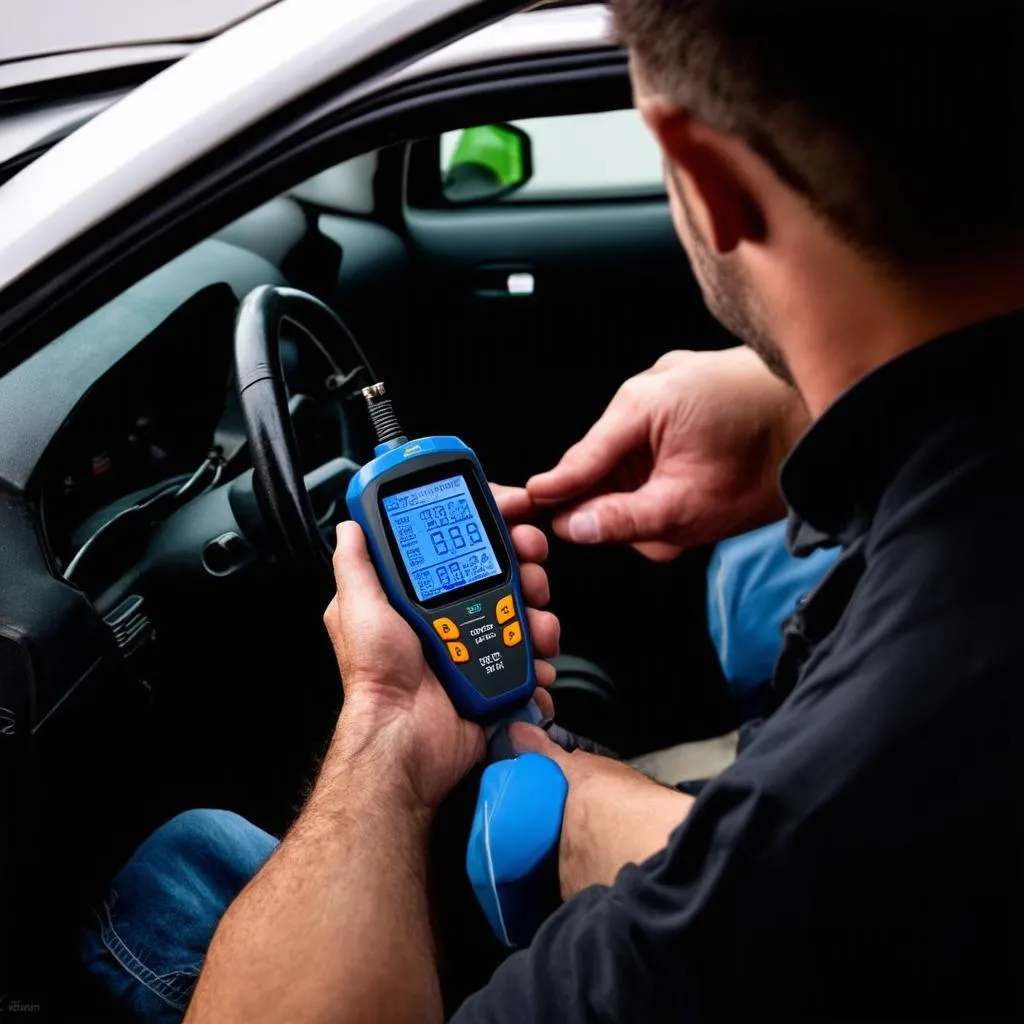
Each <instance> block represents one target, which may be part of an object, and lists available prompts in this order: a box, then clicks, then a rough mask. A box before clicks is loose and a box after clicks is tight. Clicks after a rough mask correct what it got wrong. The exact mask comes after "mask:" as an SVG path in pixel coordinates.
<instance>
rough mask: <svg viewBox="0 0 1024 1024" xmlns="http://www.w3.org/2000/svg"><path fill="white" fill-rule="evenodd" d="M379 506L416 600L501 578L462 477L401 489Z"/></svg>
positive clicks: (473, 502) (471, 497) (496, 561)
mask: <svg viewBox="0 0 1024 1024" xmlns="http://www.w3.org/2000/svg"><path fill="white" fill-rule="evenodd" d="M382 502H383V505H384V511H385V512H386V513H387V517H388V521H389V522H390V524H391V532H392V533H393V534H394V536H395V541H396V542H397V544H398V550H399V552H400V553H401V555H402V561H403V562H404V563H405V568H406V571H407V572H408V574H409V579H410V580H412V585H413V589H414V590H415V591H416V597H417V599H418V600H420V601H429V600H430V599H431V598H434V597H437V596H438V595H440V594H446V593H447V592H448V591H449V590H458V589H459V587H465V586H467V585H469V584H471V583H476V582H477V581H479V580H485V579H488V578H489V577H491V576H499V575H500V574H501V571H502V569H501V566H500V565H499V564H498V559H497V558H496V557H495V554H494V548H492V547H491V542H490V539H489V538H488V536H487V530H486V529H485V528H484V525H483V522H482V521H481V519H480V512H479V511H478V509H477V507H476V502H475V501H474V500H473V496H472V495H471V494H470V492H469V487H468V486H467V484H466V478H465V477H464V476H461V475H459V476H450V477H446V478H445V479H444V480H435V481H433V482H431V483H429V484H423V485H422V486H420V487H413V488H412V489H411V490H408V491H399V492H398V493H397V494H392V495H390V496H388V497H386V498H383V499H382Z"/></svg>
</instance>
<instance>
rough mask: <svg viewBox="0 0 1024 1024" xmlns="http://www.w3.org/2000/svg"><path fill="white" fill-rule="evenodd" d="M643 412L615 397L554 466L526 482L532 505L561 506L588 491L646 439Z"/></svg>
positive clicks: (645, 424)
mask: <svg viewBox="0 0 1024 1024" xmlns="http://www.w3.org/2000/svg"><path fill="white" fill-rule="evenodd" d="M646 431H647V423H646V420H645V418H644V416H643V415H642V413H640V412H637V411H636V410H633V409H632V408H630V407H628V406H627V407H623V406H620V404H619V400H618V399H615V400H613V402H612V405H611V406H609V408H608V409H607V410H606V412H605V413H604V415H603V416H602V417H601V418H600V419H599V420H598V421H597V422H596V423H595V424H594V425H593V426H592V427H591V428H590V430H589V431H588V432H587V434H586V436H585V437H584V438H583V440H582V441H579V442H578V443H576V444H574V445H573V446H572V447H571V448H570V449H569V450H568V451H567V452H566V453H565V454H564V455H563V456H562V458H561V461H560V462H559V463H558V465H557V466H555V467H554V469H549V470H548V471H547V472H546V473H538V474H537V475H536V476H533V477H531V478H530V479H529V480H527V481H526V489H527V491H528V492H529V495H530V499H531V501H532V502H533V503H534V504H535V505H560V504H562V503H563V502H566V501H572V500H573V498H578V497H579V496H580V495H581V494H584V493H586V492H587V491H589V490H591V489H592V488H593V487H594V486H595V485H596V484H598V483H599V482H600V481H601V480H603V479H604V478H605V477H606V476H607V475H608V474H609V473H610V472H611V471H612V470H613V469H614V468H615V467H616V466H617V465H618V464H619V463H620V462H621V461H622V459H623V458H624V457H625V456H626V455H627V454H629V452H631V451H633V450H634V449H635V448H638V447H639V446H640V445H641V444H642V443H643V442H644V440H645V438H646Z"/></svg>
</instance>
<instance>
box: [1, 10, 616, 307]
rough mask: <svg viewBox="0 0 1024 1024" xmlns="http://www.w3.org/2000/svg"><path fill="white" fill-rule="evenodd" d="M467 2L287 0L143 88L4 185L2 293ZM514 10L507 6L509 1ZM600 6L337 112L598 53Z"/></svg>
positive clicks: (475, 51) (485, 36) (511, 24)
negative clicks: (221, 150)
mask: <svg viewBox="0 0 1024 1024" xmlns="http://www.w3.org/2000/svg"><path fill="white" fill-rule="evenodd" d="M476 6H479V3H478V2H474V0H344V2H343V3H339V2H338V0H282V2H280V3H278V4H275V5H274V6H272V7H270V8H268V9H266V10H264V11H262V12H260V13H258V14H256V15H255V16H253V17H252V18H250V19H248V20H246V21H244V22H243V23H241V24H240V25H238V26H236V27H235V28H232V29H230V30H228V31H227V32H225V33H224V34H223V35H221V36H218V37H217V38H215V39H213V40H212V41H211V42H209V43H207V44H205V45H203V46H202V47H200V48H199V49H198V50H196V51H195V52H194V53H192V54H190V55H189V56H188V57H186V58H185V59H183V60H181V61H179V62H178V63H177V64H174V65H173V66H172V67H170V68H168V69H167V70H166V71H164V72H162V73H161V74H159V75H157V76H156V77H155V78H153V79H151V80H150V81H148V82H146V83H144V84H143V85H141V86H140V87H139V88H137V89H135V90H134V91H133V92H131V93H129V94H128V95H127V96H126V97H125V98H124V99H123V100H121V101H120V102H118V103H116V104H115V105H114V106H113V107H111V108H109V109H108V110H106V111H104V112H103V113H102V114H100V115H99V116H97V117H96V118H95V119H93V120H92V121H90V122H89V123H88V124H86V125H84V126H83V127H82V128H80V129H79V130H78V131H76V132H74V133H73V134H72V135H70V136H69V137H68V138H67V139H65V140H64V141H63V142H61V143H59V144H58V145H56V146H55V147H54V148H53V149H51V150H49V151H48V152H47V153H45V154H44V155H42V156H41V157H40V158H39V159H37V160H36V161H35V162H33V163H31V164H29V165H28V166H27V167H26V168H25V169H24V170H22V171H21V172H20V173H19V174H17V175H16V176H15V177H14V178H12V179H11V180H10V181H8V182H7V183H6V184H4V185H3V186H2V187H0V223H2V224H3V225H4V229H3V232H2V235H0V292H2V290H3V289H4V288H6V287H7V286H8V285H9V284H10V283H11V282H12V281H15V280H17V279H18V278H19V277H21V276H22V275H23V274H24V273H26V272H27V271H28V270H30V269H31V268H32V267H34V266H36V265H37V264H39V263H40V262H42V261H43V260H45V259H46V258H47V257H49V256H51V255H53V254H54V253H56V252H58V251H59V250H60V249H61V248H62V247H64V246H66V245H67V244H68V243H69V242H71V241H73V240H74V239H75V238H77V237H79V236H80V235H82V234H83V233H84V232H86V231H87V230H89V229H90V228H93V227H95V226H96V225H98V224H100V223H102V222H104V221H105V220H107V219H108V218H110V217H112V216H114V215H116V214H117V212H118V211H119V210H121V209H123V208H124V207H125V206H126V205H127V204H129V203H130V202H132V201H133V200H135V199H136V198H138V197H139V196H142V195H145V194H146V193H147V192H149V191H150V190H152V189H153V188H155V187H156V186H158V185H159V184H160V183H161V182H162V181H164V180H166V179H167V178H168V177H170V176H171V175H173V174H175V173H176V172H178V171H180V170H182V169H183V168H185V167H187V166H189V165H191V164H193V163H194V162H195V161H197V160H199V159H200V158H202V157H203V156H204V155H205V154H207V153H209V152H211V151H212V150H214V149H216V148H217V147H218V146H220V145H222V144H223V143H225V142H227V141H228V140H230V139H231V138H232V137H233V136H235V135H237V134H238V133H239V132H240V131H242V130H244V129H245V128H248V127H250V126H252V125H255V124H257V123H259V122H260V121H262V120H263V119H264V118H266V117H267V116H268V115H270V114H272V113H273V112H274V111H276V110H279V109H281V108H282V107H284V106H286V105H287V104H288V103H290V102H291V101H293V100H296V99H298V98H299V97H301V96H303V95H305V94H306V93H308V92H309V91H310V90H312V89H315V88H316V87H318V86H321V85H323V84H325V83H327V82H329V81H331V80H332V79H334V78H336V77H338V76H339V75H342V74H344V73H345V72H347V71H351V70H352V69H356V68H358V67H359V66H360V65H362V64H364V62H366V61H368V60H369V59H371V58H373V57H374V56H375V55H377V54H381V53H384V52H387V51H388V50H389V49H390V48H392V47H394V46H395V45H396V44H400V43H401V42H402V40H404V39H407V38H409V37H412V36H414V35H416V34H417V33H419V32H421V31H423V30H425V29H429V28H430V27H431V26H432V25H435V24H437V23H439V22H441V21H442V20H443V19H445V18H448V17H450V16H451V15H453V14H457V13H458V12H460V11H462V10H466V11H469V10H471V9H472V8H473V7H476ZM510 6H513V7H514V6H515V5H514V4H511V5H510ZM607 37H608V17H607V13H606V11H605V10H604V8H603V7H602V6H599V5H591V6H585V7H575V8H565V9H553V10H548V11H534V12H528V13H525V14H518V15H513V16H511V17H508V18H505V19H504V20H502V21H499V22H496V23H495V24H493V25H491V26H490V27H488V28H485V29H482V30H480V31H477V32H475V33H473V34H472V35H469V36H467V37H465V38H463V39H461V40H458V41H457V42H454V43H452V44H451V45H449V46H447V47H445V48H444V49H442V50H439V51H437V52H435V53H433V54H430V55H429V56H426V57H421V58H420V59H419V60H418V61H417V62H416V63H413V64H410V65H408V66H406V67H404V68H390V69H389V70H388V72H387V73H386V74H384V75H381V76H379V77H376V78H371V79H370V80H360V81H357V82H355V83H354V84H352V85H350V86H349V87H348V90H347V92H342V93H341V94H340V95H339V99H340V100H341V101H342V102H352V101H354V100H356V99H359V98H365V97H366V96H367V95H368V94H369V93H371V92H373V91H375V90H378V89H381V88H383V87H385V86H387V85H389V84H393V83H394V82H395V81H397V80H411V79H413V78H415V77H417V76H421V75H428V74H432V73H435V72H437V71H440V70H445V69H451V68H457V67H460V66H463V65H477V66H478V65H480V64H485V63H487V62H490V61H496V60H500V59H502V58H507V57H512V56H524V55H537V54H545V53H564V52H566V51H572V50H580V49H589V48H594V47H598V46H601V45H602V43H605V42H606V41H607Z"/></svg>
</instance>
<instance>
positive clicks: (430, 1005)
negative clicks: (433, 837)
mask: <svg viewBox="0 0 1024 1024" xmlns="http://www.w3.org/2000/svg"><path fill="white" fill-rule="evenodd" d="M343 726H344V716H343V721H342V723H340V724H339V733H341V732H342V731H343ZM378 753H379V751H373V750H372V749H371V748H370V747H369V746H368V747H367V748H366V749H364V750H355V751H354V750H351V749H345V744H343V743H341V742H340V741H339V740H338V739H337V738H336V740H335V742H334V744H333V745H332V748H331V751H330V752H329V753H328V756H327V758H326V760H325V763H324V766H323V770H322V772H321V775H320V779H319V781H318V783H317V786H316V788H315V790H314V792H313V794H312V796H311V797H310V800H309V803H308V804H307V806H306V808H305V810H304V811H303V812H302V814H301V815H300V817H299V819H298V821H297V822H296V823H295V826H294V827H293V829H292V831H291V832H290V833H289V835H288V836H287V837H286V838H285V840H284V842H283V843H282V844H281V846H280V848H279V850H278V851H277V853H276V854H275V855H274V856H273V857H272V858H271V859H270V861H268V863H267V864H266V866H265V867H264V868H263V870H262V871H260V873H259V874H258V875H257V876H256V877H255V878H254V879H253V881H252V882H251V883H250V884H249V885H248V886H247V887H246V889H245V890H244V891H243V892H242V894H241V895H240V896H239V897H238V899H237V900H236V901H235V903H234V904H233V905H232V906H231V908H230V909H229V910H228V912H227V914H226V915H225V916H224V919H223V920H222V922H221V924H220V926H219V928H218V929H217V933H216V935H215V937H214V940H213V943H212V945H211V947H210V953H209V956H208V958H207V961H206V966H205V967H204V969H203V973H202V976H201V978H200V981H199V984H198V986H197V990H196V995H195V998H194V999H193V1002H192V1005H191V1007H190V1009H189V1013H188V1016H187V1018H186V1020H187V1022H188V1024H207V1022H211V1024H212V1022H216V1024H229V1022H232V1021H245V1022H246V1024H259V1022H261V1021H267V1022H271V1021H272V1022H275V1024H277V1022H280V1021H289V1022H291V1024H314V1022H315V1024H321V1022H329V1021H345V1022H346V1024H349V1022H359V1021H367V1022H373V1024H380V1022H387V1021H396V1022H397V1021H402V1022H407V1021H410V1020H418V1021H429V1020H437V1021H440V1020H441V1017H442V1010H441V998H440V992H439V989H438V982H437V972H436V966H435V961H434V947H433V939H432V936H431V931H430V925H429V915H428V907H427V896H426V885H425V872H426V848H427V832H428V828H429V815H428V814H427V813H426V812H425V811H424V810H423V809H422V807H418V806H417V805H416V803H415V801H414V800H410V799H408V795H407V794H406V793H405V792H403V791H402V790H401V788H400V786H399V785H396V783H395V782H394V781H393V777H394V776H397V774H398V773H391V772H389V771H388V765H387V762H386V758H385V759H383V760H382V759H381V758H380V757H378V756H376V755H377V754H378Z"/></svg>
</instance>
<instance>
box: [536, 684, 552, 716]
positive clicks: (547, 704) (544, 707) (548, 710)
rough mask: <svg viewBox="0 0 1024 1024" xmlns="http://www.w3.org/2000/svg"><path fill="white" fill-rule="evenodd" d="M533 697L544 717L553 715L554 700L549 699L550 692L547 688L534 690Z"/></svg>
mask: <svg viewBox="0 0 1024 1024" xmlns="http://www.w3.org/2000/svg"><path fill="white" fill-rule="evenodd" d="M533 699H534V701H535V702H536V704H537V707H539V708H540V713H541V714H542V715H543V716H544V717H545V718H554V717H555V702H554V701H553V700H552V699H551V694H550V693H548V691H547V690H534V691H533Z"/></svg>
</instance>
